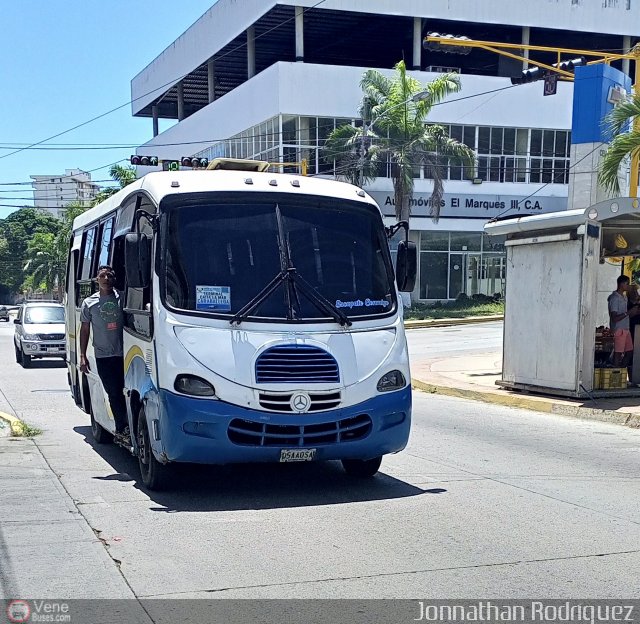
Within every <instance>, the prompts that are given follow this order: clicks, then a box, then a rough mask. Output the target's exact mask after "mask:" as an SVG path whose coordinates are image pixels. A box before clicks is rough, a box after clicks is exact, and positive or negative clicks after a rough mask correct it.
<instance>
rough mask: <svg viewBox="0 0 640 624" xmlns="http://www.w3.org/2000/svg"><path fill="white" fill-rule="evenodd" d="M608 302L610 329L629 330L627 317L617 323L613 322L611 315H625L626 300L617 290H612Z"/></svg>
mask: <svg viewBox="0 0 640 624" xmlns="http://www.w3.org/2000/svg"><path fill="white" fill-rule="evenodd" d="M607 301H608V302H609V321H610V324H611V329H612V330H613V331H615V330H616V329H629V317H628V316H625V317H624V318H623V319H622V320H620V321H618V322H617V323H616V322H615V321H614V320H613V317H612V316H611V315H612V314H626V313H627V298H626V297H625V296H624V295H621V294H620V293H619V292H618V291H617V290H614V291H613V292H612V293H611V294H610V295H609V298H608V299H607Z"/></svg>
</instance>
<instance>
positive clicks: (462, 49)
mask: <svg viewBox="0 0 640 624" xmlns="http://www.w3.org/2000/svg"><path fill="white" fill-rule="evenodd" d="M429 37H438V38H439V39H447V40H448V41H456V42H464V41H471V39H469V37H463V36H456V35H441V34H440V33H437V32H430V33H427V36H426V37H425V39H424V41H423V42H422V47H423V48H424V49H425V50H429V51H430V52H444V53H446V54H469V52H471V48H470V47H469V46H465V45H460V44H457V45H446V44H443V43H441V42H440V41H429Z"/></svg>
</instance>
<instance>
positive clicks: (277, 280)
mask: <svg viewBox="0 0 640 624" xmlns="http://www.w3.org/2000/svg"><path fill="white" fill-rule="evenodd" d="M288 279H289V275H288V271H280V273H278V275H276V276H275V277H274V278H273V279H272V280H271V281H270V282H269V283H268V284H267V285H266V286H265V287H264V288H263V289H262V290H261V291H260V292H259V293H258V294H257V295H256V296H255V297H254V298H253V299H251V301H248V302H247V303H246V304H245V305H244V306H243V307H242V308H241V309H240V310H238V312H237V313H236V314H235V315H234V316H233V318H232V319H231V320H230V321H229V323H231V325H233V324H234V323H237V324H238V325H240V323H242V321H244V320H245V319H246V318H247V317H248V316H249V314H251V312H253V311H254V310H255V309H256V308H257V307H258V306H259V305H260V304H261V303H262V302H263V301H266V300H267V299H268V298H269V296H270V295H271V294H272V293H273V292H275V291H276V290H277V289H278V287H279V286H280V284H282V282H284V281H288Z"/></svg>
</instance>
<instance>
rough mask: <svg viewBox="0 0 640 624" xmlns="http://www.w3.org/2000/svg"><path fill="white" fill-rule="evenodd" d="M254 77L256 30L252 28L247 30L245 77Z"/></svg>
mask: <svg viewBox="0 0 640 624" xmlns="http://www.w3.org/2000/svg"><path fill="white" fill-rule="evenodd" d="M255 75H256V29H255V28H254V27H253V26H249V28H247V77H248V78H253V77H254V76H255Z"/></svg>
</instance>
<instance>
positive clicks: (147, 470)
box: [136, 405, 171, 491]
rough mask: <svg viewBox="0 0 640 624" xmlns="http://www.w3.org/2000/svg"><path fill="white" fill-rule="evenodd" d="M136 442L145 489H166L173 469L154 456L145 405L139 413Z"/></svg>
mask: <svg viewBox="0 0 640 624" xmlns="http://www.w3.org/2000/svg"><path fill="white" fill-rule="evenodd" d="M136 441H137V443H138V465H139V466H140V476H141V477H142V482H143V483H144V485H145V487H146V488H147V489H149V490H155V491H158V490H164V489H166V488H167V486H168V485H169V482H170V477H171V468H170V467H169V466H166V465H164V464H161V463H160V462H159V461H158V460H157V459H156V458H155V455H154V454H153V450H152V448H151V438H150V436H149V427H148V426H147V415H146V414H145V411H144V405H142V406H140V411H139V413H138V427H137V437H136Z"/></svg>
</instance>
